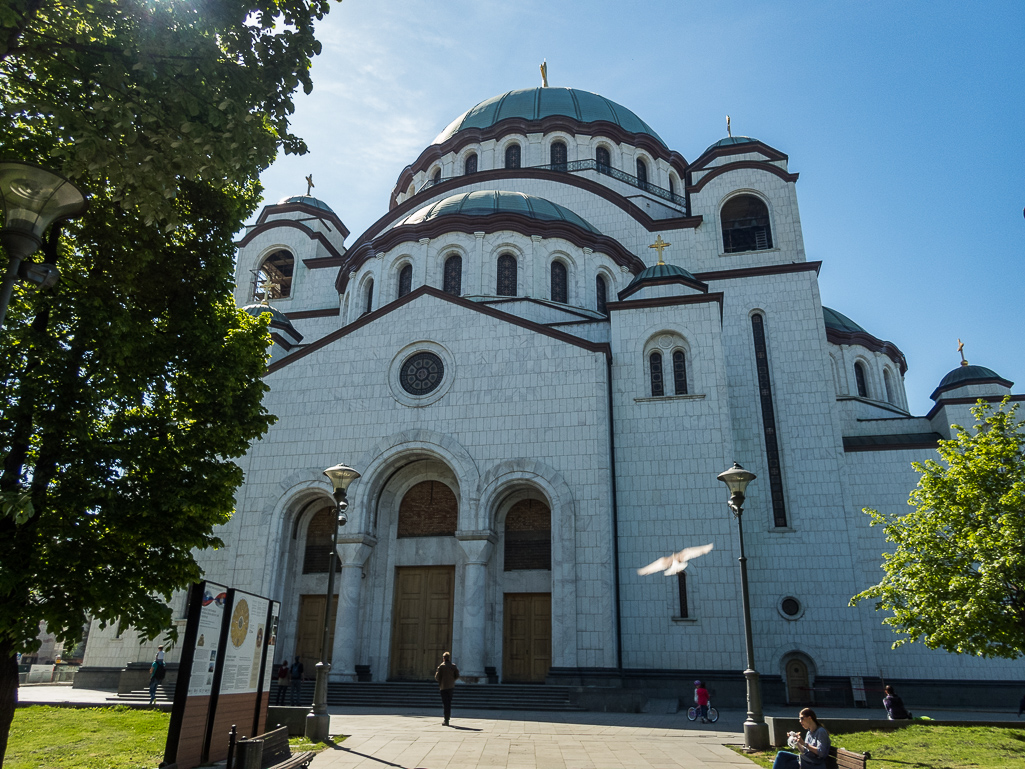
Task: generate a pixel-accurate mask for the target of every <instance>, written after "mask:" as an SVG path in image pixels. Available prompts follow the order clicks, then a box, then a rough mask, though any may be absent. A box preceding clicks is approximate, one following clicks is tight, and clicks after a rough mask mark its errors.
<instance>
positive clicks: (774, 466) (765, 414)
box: [751, 313, 787, 528]
mask: <svg viewBox="0 0 1025 769" xmlns="http://www.w3.org/2000/svg"><path fill="white" fill-rule="evenodd" d="M751 335H752V337H753V338H754V347H755V373H756V375H757V377H758V399H759V401H760V403H761V407H762V435H763V437H764V438H765V458H766V462H767V464H768V467H769V494H770V495H771V496H772V521H773V525H774V526H777V527H779V528H783V527H785V526H786V525H787V509H786V499H785V498H784V496H783V468H782V465H781V463H780V458H779V441H777V440H776V409H775V407H774V406H773V404H772V377H771V375H770V372H769V350H768V346H767V345H766V343H765V319H764V318H763V317H762V316H761V315H759V314H757V313H756V314H754V315H752V316H751Z"/></svg>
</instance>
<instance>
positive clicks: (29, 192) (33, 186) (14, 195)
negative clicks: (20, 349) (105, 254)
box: [0, 160, 89, 328]
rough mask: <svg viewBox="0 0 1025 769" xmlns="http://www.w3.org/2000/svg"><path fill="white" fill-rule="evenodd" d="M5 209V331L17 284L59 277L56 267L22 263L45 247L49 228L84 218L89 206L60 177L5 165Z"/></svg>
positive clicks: (0, 195) (1, 185) (1, 172)
mask: <svg viewBox="0 0 1025 769" xmlns="http://www.w3.org/2000/svg"><path fill="white" fill-rule="evenodd" d="M0 205H3V209H4V221H3V228H2V229H0V240H2V241H3V244H4V248H5V249H6V250H7V256H8V263H7V272H6V273H5V274H4V281H3V287H2V288H0V328H2V327H3V325H4V318H5V317H6V316H7V305H8V304H9V303H10V301H11V293H12V292H13V291H14V283H15V281H16V280H17V279H18V278H19V277H22V278H26V279H27V280H31V281H32V282H34V283H36V284H38V285H40V286H42V287H44V288H45V287H48V286H52V285H53V284H54V283H56V282H57V279H58V278H59V277H60V273H59V272H58V271H57V268H56V267H54V266H53V265H29V267H30V268H31V269H25V267H23V266H22V261H23V260H24V259H27V258H28V257H30V256H31V255H32V254H34V253H35V252H36V251H37V250H38V249H39V246H41V245H42V244H43V233H44V232H46V228H47V227H49V226H50V225H51V224H52V223H53V222H55V221H57V220H58V219H71V218H73V217H76V216H81V215H82V214H83V213H85V210H86V208H88V206H89V204H88V201H87V200H86V199H85V195H83V194H82V192H81V191H80V190H79V189H78V187H76V186H75V185H74V184H72V183H71V182H69V181H68V180H67V179H65V178H64V177H63V176H61V175H60V174H55V173H54V172H53V171H48V170H46V169H45V168H42V167H40V166H37V165H34V164H32V163H23V162H21V161H14V160H12V161H4V162H0Z"/></svg>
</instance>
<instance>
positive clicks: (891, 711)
mask: <svg viewBox="0 0 1025 769" xmlns="http://www.w3.org/2000/svg"><path fill="white" fill-rule="evenodd" d="M885 691H886V696H885V697H883V707H884V708H886V717H887V718H889V719H890V720H891V721H907V720H910V719H911V714H910V713H909V712H908V710H907V708H905V707H904V700H902V699H901V698H900V697H899V696H898V695H897V693H896V692H895V691H894V690H893V687H892V686H890V685H889V684H887V686H886V687H885Z"/></svg>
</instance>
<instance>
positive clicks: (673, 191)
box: [669, 174, 676, 195]
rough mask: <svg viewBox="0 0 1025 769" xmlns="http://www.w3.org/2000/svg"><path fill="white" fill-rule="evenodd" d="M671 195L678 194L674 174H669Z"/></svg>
mask: <svg viewBox="0 0 1025 769" xmlns="http://www.w3.org/2000/svg"><path fill="white" fill-rule="evenodd" d="M669 194H670V195H675V194H676V182H675V181H673V175H672V174H669Z"/></svg>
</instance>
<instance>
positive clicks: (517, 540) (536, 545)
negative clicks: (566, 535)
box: [504, 499, 552, 571]
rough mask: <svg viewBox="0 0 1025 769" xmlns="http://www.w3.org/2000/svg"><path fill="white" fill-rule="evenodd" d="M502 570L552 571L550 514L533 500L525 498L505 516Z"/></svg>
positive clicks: (540, 503)
mask: <svg viewBox="0 0 1025 769" xmlns="http://www.w3.org/2000/svg"><path fill="white" fill-rule="evenodd" d="M504 561H505V567H504V568H505V571H524V570H527V569H546V570H550V569H551V568H552V512H551V510H549V509H548V505H546V504H545V503H544V502H541V501H539V500H536V499H524V500H521V501H519V502H517V503H516V504H515V505H513V506H512V507H511V508H510V509H509V514H508V515H506V517H505V558H504Z"/></svg>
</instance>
